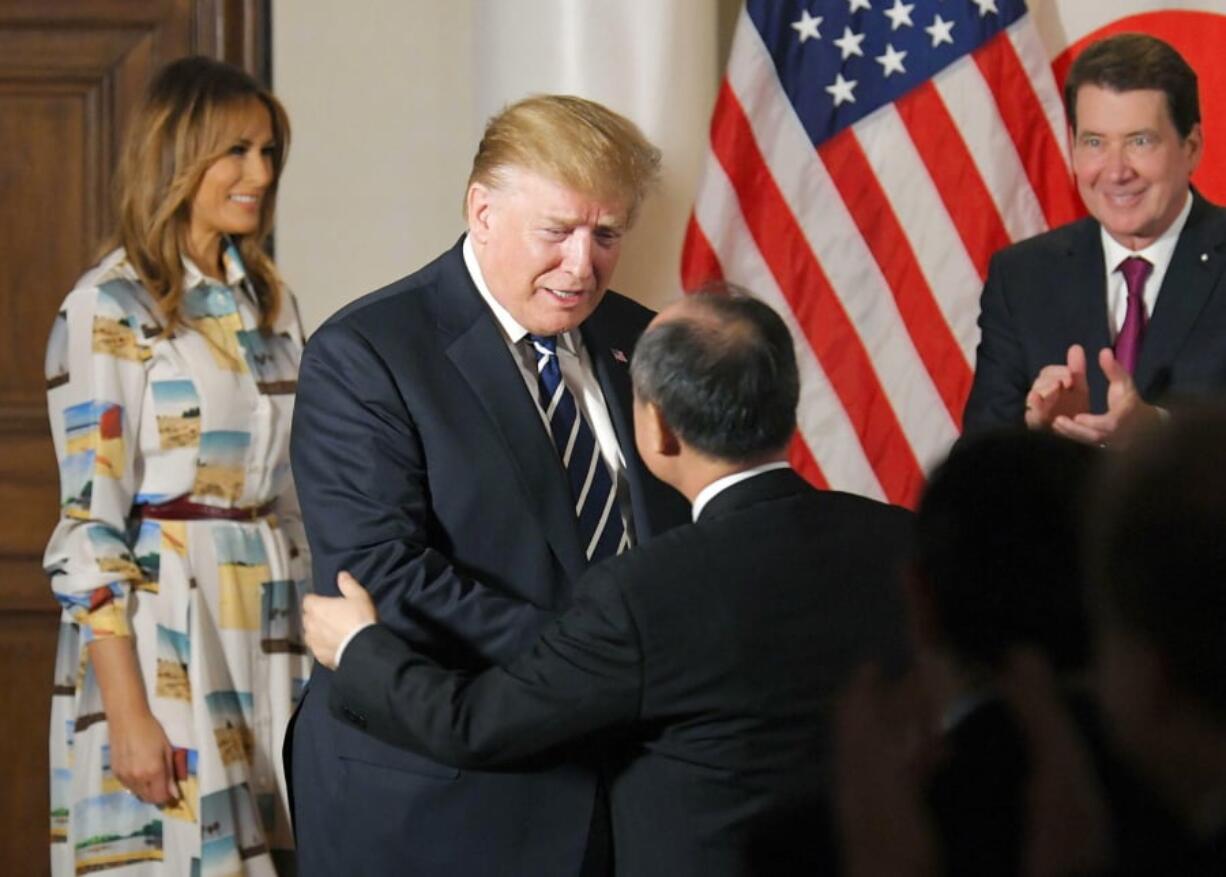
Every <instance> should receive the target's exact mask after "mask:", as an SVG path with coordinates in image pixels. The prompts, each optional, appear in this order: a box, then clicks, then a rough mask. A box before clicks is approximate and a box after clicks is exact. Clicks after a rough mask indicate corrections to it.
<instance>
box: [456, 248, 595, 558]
mask: <svg viewBox="0 0 1226 877" xmlns="http://www.w3.org/2000/svg"><path fill="white" fill-rule="evenodd" d="M453 252H455V253H456V254H457V255H459V249H458V247H457V249H456V250H455V251H453ZM448 274H449V276H448V277H447V279H446V280H445V281H444V285H445V287H446V288H447V290H448V294H449V295H450V296H452V297H454V299H455V300H456V301H455V304H456V308H455V309H454V310H453V311H452V317H453V318H454V320H455V325H454V326H450V327H444V331H448V329H450V330H451V331H452V332H455V333H456V334H455V335H454V337H453V339H452V341H451V342H450V343H449V344H448V346H447V357H448V358H449V359H450V360H451V361H452V363H454V364H455V367H456V369H457V370H458V371H459V373H460V374H461V375H462V376H463V378H464V380H465V381H466V382H467V383H468V385H469V387H471V388H472V391H473V393H474V394H475V395H476V397H477V399H478V400H479V401H480V403H481V407H482V408H483V409H484V410H485V413H486V415H487V416H488V417H489V419H490V421H491V422H492V423H493V425H494V429H495V431H496V432H497V433H498V435H499V437H500V438H501V439H502V444H503V447H504V449H505V450H506V452H507V455H508V456H509V457H510V458H511V460H512V462H513V463H514V466H515V471H516V474H517V476H518V478H519V483H520V487H521V488H522V489H523V492H524V494H525V495H526V496H527V498H528V505H529V507H530V508H532V510H533V511H534V512H535V514H536V517H537V519H538V520H539V521H540V522H541V526H542V529H543V530H544V533H545V538H546V539H547V540H548V542H549V545H550V548H552V550H553V553H554V555H555V556H556V557H557V558H558V562H559V563H560V564H561V565H562V568H563V569H565V570H566V574H567V576H569V577H570V578H571V579H572V580H576V579H578V578H579V576H581V575H582V574H583V571H584V569H586V567H587V559H586V557H585V556H584V554H583V550H582V548H581V547H580V545H579V534H578V530H577V528H576V526H575V513H574V511H573V507H574V500H573V499H572V497H571V494H570V486H569V484H568V483H567V481H566V475H565V472H564V471H563V469H562V466H561V463H560V461H559V459H558V451H557V448H555V447H554V445H553V441H552V440H551V439H550V438H549V436H548V435H547V434H546V432H545V428H544V425H543V424H542V423H541V416H540V413H539V411H538V409H537V406H536V403H535V401H534V400H533V399H532V397H531V396H530V395H529V394H528V388H527V387H526V386H525V385H524V380H523V378H522V377H521V376H520V372H519V368H518V366H517V365H516V363H515V361H514V360H513V359H512V358H511V353H510V351H509V350H508V349H507V343H506V340H505V339H504V338H503V337H502V333H501V332H499V330H498V326H497V324H496V323H495V321H494V317H493V315H492V314H491V313H490V312H489V309H488V308H487V307H486V305H485V302H484V301H482V300H481V295H480V293H478V292H477V290H476V288H475V287H474V286H473V283H472V280H471V278H469V276H468V270H467V268H465V266H464V260H463V257H462V256H459V258H458V260H453V261H452V263H451V264H450V265H448ZM448 322H449V323H450V322H451V321H450V320H448Z"/></svg>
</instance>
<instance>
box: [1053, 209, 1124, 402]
mask: <svg viewBox="0 0 1226 877" xmlns="http://www.w3.org/2000/svg"><path fill="white" fill-rule="evenodd" d="M1072 231H1073V234H1074V237H1073V239H1072V240H1071V241H1070V242H1069V247H1068V249H1067V250H1066V256H1067V257H1068V259H1069V264H1068V268H1067V270H1066V271H1064V272H1058V273H1057V276H1058V277H1059V278H1060V281H1062V282H1063V284H1064V288H1063V289H1062V291H1061V294H1060V300H1061V301H1063V302H1066V303H1067V304H1068V311H1067V313H1066V315H1065V325H1064V326H1063V327H1061V332H1062V334H1064V335H1066V336H1067V337H1068V338H1071V339H1073V340H1074V341H1076V342H1077V343H1080V344H1082V345H1084V347H1085V352H1086V360H1087V368H1086V373H1087V375H1086V379H1087V382H1088V383H1089V386H1090V408H1091V410H1094V411H1104V410H1106V406H1107V379H1106V378H1105V377H1104V376H1103V373H1102V369H1100V368H1099V367H1098V351H1100V350H1102V348H1104V347H1110V346H1111V331H1110V329H1109V327H1108V326H1107V275H1106V272H1105V271H1104V270H1103V265H1104V262H1103V243H1102V237H1101V233H1100V231H1099V226H1098V223H1097V222H1093V221H1087V222H1083V223H1080V224H1078V225H1077V226H1076V227H1075V228H1074V229H1073V230H1072ZM1069 343H1070V344H1072V343H1073V341H1070V342H1069ZM1060 362H1064V352H1063V351H1061V357H1060Z"/></svg>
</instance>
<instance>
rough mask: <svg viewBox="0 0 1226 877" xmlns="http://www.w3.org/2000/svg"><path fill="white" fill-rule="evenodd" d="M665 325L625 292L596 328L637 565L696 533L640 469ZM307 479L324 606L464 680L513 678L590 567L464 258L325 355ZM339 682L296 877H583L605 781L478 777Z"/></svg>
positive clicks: (303, 378)
mask: <svg viewBox="0 0 1226 877" xmlns="http://www.w3.org/2000/svg"><path fill="white" fill-rule="evenodd" d="M650 317H651V312H650V311H648V310H647V309H645V308H643V307H641V306H640V305H638V304H635V303H634V302H632V301H630V300H629V299H627V298H624V297H622V296H620V295H618V294H616V293H613V292H609V293H607V294H606V295H605V297H604V299H603V301H602V302H601V303H600V305H599V307H598V308H597V309H596V311H595V312H594V313H593V314H592V315H591V317H589V318H588V319H587V320H586V321H585V322H584V324H583V326H582V328H581V331H582V334H583V339H584V344H585V346H586V348H587V350H588V353H589V355H590V357H591V360H592V363H593V368H594V371H595V373H596V376H597V379H598V380H599V382H600V385H601V389H602V391H603V393H604V396H605V400H606V402H607V404H608V409H609V414H610V417H611V419H612V421H613V426H614V429H615V431H616V433H617V437H618V442H619V444H620V446H621V450H622V454H623V456H624V458H625V460H626V464H627V466H626V468H627V471H626V477H627V481H628V485H629V489H630V495H631V500H632V504H633V519H634V527H635V531H636V535H637V538H638V541H639V542H640V543H641V542H646V541H647V540H648V539H650V538H651V536H652V535H653V534H654V533H655V532H657V531H658V530H659V529H662V528H665V527H667V526H669V525H671V524H674V523H679V522H681V521H682V520H684V519H685V517H686V515H687V512H688V507H687V506H686V504H685V502H684V500H683V499H682V498H681V496H680V495H679V494H677V493H676V492H675V491H673V490H672V489H671V488H669V487H667V486H665V485H663V484H662V483H660V482H659V481H657V480H655V479H654V478H653V477H652V476H651V475H650V474H648V473H647V472H646V470H645V469H644V468H643V466H642V463H641V462H640V460H639V459H638V456H637V454H636V452H635V448H634V439H633V435H634V432H633V424H632V420H631V417H632V415H631V386H630V379H629V371H628V366H627V363H626V356H627V355H628V354H629V353H630V351H631V350H632V349H633V346H634V343H635V340H636V339H637V337H638V335H639V334H640V333H641V331H642V330H643V328H644V327H645V326H646V324H647V322H648V320H649V318H650ZM291 459H292V463H293V467H294V476H295V481H296V483H297V487H298V492H299V495H300V497H301V505H302V510H303V518H304V521H305V523H306V529H307V535H308V538H309V540H310V545H311V552H312V557H313V563H314V582H315V588H316V590H317V591H318V592H319V593H323V594H334V593H335V592H336V590H335V587H336V586H335V580H336V574H337V572H338V570H341V569H347V570H349V571H350V572H352V573H353V574H354V575H355V576H356V577H357V578H358V580H359V581H361V582H362V583H363V584H365V585H366V587H367V588H369V589H370V591H371V593H372V595H373V596H374V599H375V601H376V603H377V604H378V608H379V615H380V618H381V619H382V620H383V621H384V623H385V624H387V625H388V626H389V628H390V629H391V630H392V631H393V632H394V633H395V635H396V636H398V637H400V638H402V639H404V640H405V641H407V642H411V643H412V644H413V645H414V646H415V647H417V648H420V649H423V650H424V651H426V652H428V653H429V654H432V655H434V656H436V657H438V658H439V659H440V660H444V661H446V662H448V663H449V664H454V665H457V666H463V667H473V668H476V667H484V666H487V665H488V664H490V663H492V662H501V661H506V660H509V659H510V658H511V657H513V656H514V655H516V654H517V653H518V652H519V651H520V650H521V649H522V648H523V647H524V646H525V645H527V644H528V643H529V642H531V641H532V639H533V638H534V637H535V635H536V633H537V632H538V630H539V628H540V627H541V626H542V625H543V624H544V623H545V621H547V620H548V619H550V618H551V617H552V616H553V614H554V613H556V612H558V611H559V610H561V609H563V608H565V607H566V606H568V605H569V604H570V602H571V600H572V585H573V584H574V582H575V581H576V580H577V579H578V578H579V577H580V575H582V573H583V572H584V570H585V568H586V566H587V563H586V559H585V556H584V553H583V549H582V547H581V545H580V543H579V537H578V533H577V529H576V525H575V515H574V511H573V508H574V503H573V500H572V498H571V494H570V490H569V487H568V484H567V480H566V476H565V471H564V470H563V468H562V466H561V463H560V461H559V458H558V453H557V450H556V449H555V447H554V445H553V443H552V440H551V439H550V437H549V435H548V434H547V433H546V431H545V428H544V426H543V424H542V421H541V418H540V414H539V413H538V409H537V406H536V401H535V400H534V399H533V398H532V396H531V395H530V394H529V392H528V388H527V387H526V386H525V384H524V381H523V378H522V377H521V375H520V371H519V369H518V367H517V365H516V363H515V362H514V360H513V359H512V357H511V354H510V352H509V351H508V349H507V345H506V342H505V341H504V339H503V337H502V335H501V334H500V332H499V329H498V326H497V324H496V322H495V319H494V317H493V315H492V313H491V312H490V311H489V308H488V307H487V305H486V304H485V302H484V301H483V300H482V299H481V297H480V294H479V293H478V292H477V289H476V287H475V286H474V285H473V283H472V280H471V278H470V277H469V275H468V272H467V270H466V268H465V265H464V259H463V255H462V249H461V245H460V243H457V244H456V246H455V247H453V248H452V249H451V250H450V251H448V252H447V253H445V254H444V255H443V256H441V257H440V258H439V259H437V260H435V261H434V262H432V263H431V264H430V265H427V266H426V267H425V268H423V269H422V270H421V271H418V272H417V273H415V274H413V275H411V276H409V277H407V278H404V279H402V280H400V281H398V282H396V283H394V284H392V285H391V286H388V287H386V288H384V289H382V290H379V291H378V292H375V293H372V294H370V295H368V296H366V297H364V298H362V299H359V300H358V301H356V302H354V303H352V304H351V305H349V306H347V307H345V308H344V309H342V310H341V311H340V312H338V313H337V314H336V315H334V316H333V317H332V318H331V319H330V320H328V322H327V323H325V324H324V325H323V326H322V327H321V328H320V329H319V330H318V331H317V332H316V333H315V334H314V335H313V336H312V338H311V339H310V342H309V343H308V344H307V347H306V350H305V351H304V354H303V359H302V366H301V374H300V378H299V383H298V398H297V402H296V405H295V414H294V428H293V438H292V445H291ZM330 677H331V674H330V673H329V672H328V671H326V670H324V669H322V668H317V669H316V671H315V672H314V674H313V675H312V678H311V682H310V685H309V687H308V690H307V693H306V695H305V697H304V699H303V702H302V704H301V705H300V707H299V710H298V713H297V717H296V719H295V723H294V728H293V738H292V762H293V764H292V778H293V798H294V812H295V820H296V835H297V840H298V845H299V863H300V872H301V873H306V874H329V875H335V874H364V875H377V874H385V873H386V874H392V873H394V874H414V875H421V874H448V875H455V874H463V875H466V877H467V875H482V874H490V875H500V877H502V875H516V874H524V875H540V874H568V873H576V872H577V871H578V869H579V863H580V861H581V860H582V857H583V852H584V845H585V842H586V838H587V832H588V824H589V818H590V813H591V809H592V801H593V798H594V795H595V788H596V784H595V773H594V772H593V770H592V769H591V767H590V766H588V765H585V764H584V763H582V761H580V760H576V759H573V758H571V759H558V760H556V761H555V762H552V763H548V764H543V765H536V766H534V767H535V768H537V769H534V770H531V771H524V772H500V773H485V772H464V773H461V772H459V771H457V770H455V769H453V768H451V767H446V766H443V765H441V764H438V763H435V762H433V761H431V760H429V759H427V758H423V757H421V756H418V755H415V754H413V753H411V752H407V751H405V750H401V749H397V748H395V747H393V746H389V745H387V744H385V743H382V742H380V741H378V740H376V739H374V738H373V737H370V736H368V735H366V734H363V733H361V732H360V731H358V730H356V729H354V728H352V727H349V726H347V725H345V724H343V723H341V722H338V721H336V720H335V719H333V718H332V717H331V716H330V715H329V713H328V710H327V701H328V689H329V686H330V682H331V679H330Z"/></svg>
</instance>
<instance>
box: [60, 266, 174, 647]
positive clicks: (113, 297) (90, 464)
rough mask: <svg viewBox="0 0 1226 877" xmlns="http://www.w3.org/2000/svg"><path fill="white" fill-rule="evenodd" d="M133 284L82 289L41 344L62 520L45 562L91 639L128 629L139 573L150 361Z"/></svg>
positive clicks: (145, 316)
mask: <svg viewBox="0 0 1226 877" xmlns="http://www.w3.org/2000/svg"><path fill="white" fill-rule="evenodd" d="M140 302H141V295H140V290H139V287H136V286H135V284H134V283H133V282H131V281H129V280H124V279H113V280H109V281H107V282H103V283H101V284H99V285H96V286H84V287H79V288H78V289H76V290H74V291H73V292H72V293H70V294H69V296H68V298H67V299H66V300H65V302H64V306H63V308H62V310H61V311H60V312H59V314H58V315H57V317H56V320H55V324H54V327H53V328H52V331H51V337H50V340H49V342H48V345H47V360H46V376H47V409H48V416H49V418H50V421H51V432H52V438H53V440H54V442H55V454H56V458H57V460H58V462H59V471H60V519H59V523H58V525H57V526H56V528H55V531H54V532H53V533H52V535H51V540H50V542H49V543H48V544H47V550H46V553H45V555H44V557H43V565H44V567H45V569H46V570H47V574H48V575H49V576H50V579H51V588H52V590H53V592H54V594H55V597H56V599H57V600H58V601H59V603H60V605H61V607H62V608H63V609H64V611H65V612H67V613H68V614H69V615H70V616H71V617H72V620H73V621H74V622H76V623H77V624H78V625H80V628H81V630H82V632H83V633H84V636H85V640H86V641H87V642H88V641H90V640H92V639H93V638H94V637H97V636H127V635H129V634H130V630H129V625H128V596H129V593H130V591H131V589H132V586H133V585H134V584H136V583H138V582H140V581H142V578H143V577H142V573H141V568H140V565H139V562H138V558H137V556H136V552H135V551H134V550H133V542H134V540H135V538H136V535H137V534H136V529H137V528H135V527H133V526H132V520H131V508H132V498H133V495H134V493H135V490H136V484H137V477H138V475H139V471H138V470H139V466H140V462H139V460H138V457H137V453H138V447H139V441H138V439H139V433H138V426H139V424H140V417H141V405H142V401H143V398H144V395H145V385H146V371H145V363H146V362H147V360H148V359H149V347H148V341H147V336H148V335H149V326H148V323H149V320H150V318H149V312H148V310H147V309H146V308H144V307H143V306H142V305H141V303H140Z"/></svg>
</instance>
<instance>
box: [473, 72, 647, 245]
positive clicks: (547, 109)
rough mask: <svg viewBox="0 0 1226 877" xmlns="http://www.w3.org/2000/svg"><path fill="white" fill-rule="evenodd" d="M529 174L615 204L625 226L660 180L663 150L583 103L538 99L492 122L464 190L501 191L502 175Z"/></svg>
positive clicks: (561, 96) (606, 113) (611, 115)
mask: <svg viewBox="0 0 1226 877" xmlns="http://www.w3.org/2000/svg"><path fill="white" fill-rule="evenodd" d="M512 167H515V168H521V169H523V170H529V171H533V172H535V173H539V174H540V175H542V176H544V177H547V178H549V179H551V180H554V181H556V182H559V183H562V184H563V185H566V186H568V187H570V188H572V189H574V190H575V191H578V192H582V193H584V194H586V195H590V196H594V197H597V198H601V199H609V200H618V201H621V202H623V203H624V204H625V205H626V207H627V223H628V224H629V223H631V222H633V221H634V216H635V214H636V213H637V211H638V207H639V205H640V204H641V203H642V201H643V198H644V197H645V196H646V195H647V192H648V191H649V190H650V189H651V187H652V186H653V185H654V184H655V183H656V180H657V179H658V178H659V174H660V150H659V149H657V148H656V147H655V146H653V145H652V144H651V142H650V141H648V139H647V138H646V137H644V136H643V132H642V131H640V130H639V129H638V126H636V125H635V124H634V123H633V122H631V121H630V120H629V119H627V118H626V117H625V116H621V115H618V114H617V113H615V112H613V111H612V110H610V109H608V108H607V107H604V106H601V105H600V104H598V103H596V102H594V101H590V100H585V99H584V98H581V97H574V96H573V95H564V94H541V95H534V96H532V97H528V98H525V99H523V100H521V101H518V102H516V103H513V104H511V105H510V106H508V107H506V108H505V109H503V110H502V112H500V113H498V115H496V116H494V117H493V118H491V119H490V120H489V123H488V124H487V125H486V126H485V134H484V136H482V138H481V145H480V146H478V147H477V154H476V155H475V156H474V157H473V168H472V173H471V174H469V177H468V187H471V186H472V184H473V183H481V184H482V185H485V186H489V187H490V188H498V187H499V185H500V184H501V183H502V182H503V178H502V173H503V171H505V170H506V169H507V168H512Z"/></svg>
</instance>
